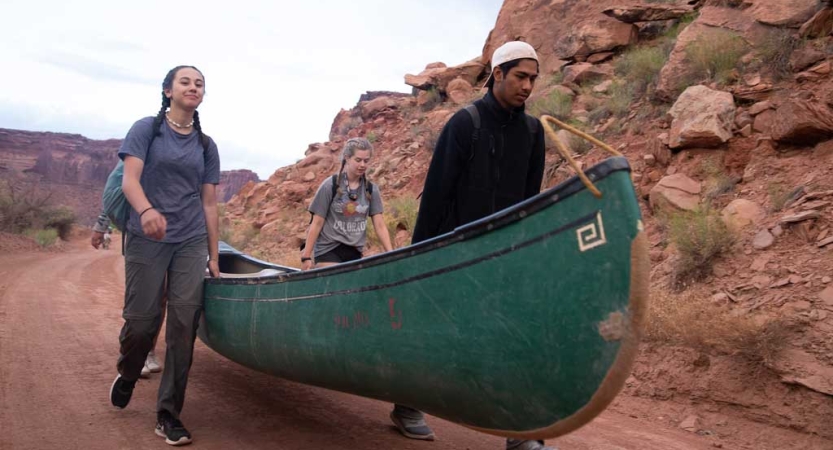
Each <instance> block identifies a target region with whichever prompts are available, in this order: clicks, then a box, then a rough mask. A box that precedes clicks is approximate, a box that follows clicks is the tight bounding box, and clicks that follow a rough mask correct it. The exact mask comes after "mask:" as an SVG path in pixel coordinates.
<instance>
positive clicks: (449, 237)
mask: <svg viewBox="0 0 833 450" xmlns="http://www.w3.org/2000/svg"><path fill="white" fill-rule="evenodd" d="M630 170H631V169H630V165H629V164H628V160H627V159H626V158H624V157H619V156H617V157H612V158H608V159H606V160H604V161H602V162H601V163H599V164H597V165H595V166H593V167H591V168H590V169H588V170H587V171H585V172H584V173H585V174H586V175H587V177H588V178H590V180H591V181H598V180H602V179H604V178H607V177H608V176H610V175H611V174H613V173H615V172H619V171H627V172H630ZM585 189H586V188H585V186H584V184H582V182H581V180H580V179H579V178H578V177H576V176H574V177H572V178H570V179H569V180H567V181H565V182H563V183H561V184H559V185H557V186H555V187H553V188H551V189H548V190H546V191H544V192H541V193H540V194H538V195H536V196H534V197H531V198H528V199H526V200H524V201H523V202H521V203H518V204H517V205H514V206H512V207H510V208H506V209H504V210H502V211H499V212H497V213H495V214H492V215H490V216H488V217H484V218H482V219H480V220H477V221H474V222H471V223H468V224H466V225H463V226H460V227H457V228H455V229H454V231H452V232H449V233H445V234H443V235H440V236H437V237H434V238H431V239H428V240H426V241H422V242H420V243H418V244H414V245H410V246H407V247H402V248H399V249H396V250H393V251H391V252H386V253H381V254H378V255H373V256H370V257H367V258H362V259H359V260H356V261H350V262H346V263H342V264H336V265H333V266H327V267H323V268H320V269H313V270H309V271H305V272H304V271H300V270H298V269H296V268H291V267H285V266H280V265H277V264H272V263H269V262H266V261H261V260H259V259H257V258H253V257H251V256H249V255H247V254H245V253H242V252H240V251H238V250H236V249H234V248H232V247H230V246H228V245H225V244H224V243H222V244H221V248H220V254H221V256H222V255H234V257H236V258H241V259H244V260H246V261H247V262H250V263H253V264H255V265H257V266H259V267H261V268H263V269H276V270H279V271H281V272H282V273H277V274H274V275H270V276H262V277H261V276H258V277H254V276H253V277H250V278H207V279H206V283H209V284H223V285H234V284H273V283H283V282H286V281H295V280H306V279H310V278H320V277H326V276H330V275H334V274H338V273H342V272H349V271H353V270H359V269H363V268H365V267H371V266H376V265H379V264H385V263H387V262H389V261H392V260H396V259H400V258H405V257H409V256H414V255H417V254H421V253H425V252H428V251H431V250H435V249H437V248H441V247H445V246H447V245H451V244H453V243H455V242H459V241H465V240H467V239H470V238H473V237H475V236H479V235H481V234H483V233H487V232H490V231H492V230H495V229H498V228H502V227H504V226H506V225H508V224H510V223H513V222H516V221H518V220H521V219H523V218H524V217H527V216H529V215H531V214H534V213H536V212H538V211H540V210H542V209H545V208H547V207H549V206H550V205H552V204H554V203H557V202H559V201H561V200H563V199H565V198H567V197H570V196H572V195H575V194H577V193H579V192H581V191H582V190H585ZM581 220H586V218H585V219H581ZM557 232H560V229H559V230H555V231H553V232H551V233H557ZM549 234H550V233H547V234H546V235H545V236H547V235H549ZM221 260H222V257H221ZM452 267H454V266H452ZM449 269H450V268H449ZM432 274H433V273H432ZM404 281H405V280H402V282H404Z"/></svg>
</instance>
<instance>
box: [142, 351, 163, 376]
mask: <svg viewBox="0 0 833 450" xmlns="http://www.w3.org/2000/svg"><path fill="white" fill-rule="evenodd" d="M145 367H147V368H148V369H150V371H151V372H153V373H159V372H161V371H162V366H161V365H160V364H159V361H158V360H157V359H156V353H155V352H154V351H153V350H151V351H150V353H148V357H147V359H146V360H145Z"/></svg>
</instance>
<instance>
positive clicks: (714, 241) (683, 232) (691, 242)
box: [668, 207, 734, 285]
mask: <svg viewBox="0 0 833 450" xmlns="http://www.w3.org/2000/svg"><path fill="white" fill-rule="evenodd" d="M668 232H669V239H670V241H671V242H672V243H673V244H674V246H675V247H676V249H677V253H678V258H677V264H676V267H675V268H674V281H675V284H677V285H682V284H684V283H685V282H687V281H689V280H700V279H702V278H704V277H705V276H707V275H709V274H710V273H711V269H712V266H713V264H714V261H715V259H716V258H717V257H719V256H720V255H721V254H723V253H724V252H726V251H728V250H729V248H730V247H731V245H732V242H733V241H734V237H733V236H732V233H731V231H730V230H729V228H727V227H726V224H725V223H724V222H723V220H722V219H721V218H720V216H719V215H718V214H717V213H716V212H714V211H713V210H711V209H710V208H709V207H701V208H698V209H696V210H694V211H691V212H678V213H674V214H671V215H670V224H669V227H668Z"/></svg>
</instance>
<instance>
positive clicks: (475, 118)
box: [465, 103, 480, 161]
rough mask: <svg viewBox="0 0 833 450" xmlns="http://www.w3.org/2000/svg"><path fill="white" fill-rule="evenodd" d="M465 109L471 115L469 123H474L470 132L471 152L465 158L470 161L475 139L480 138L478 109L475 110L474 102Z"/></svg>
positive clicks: (474, 147) (472, 155)
mask: <svg viewBox="0 0 833 450" xmlns="http://www.w3.org/2000/svg"><path fill="white" fill-rule="evenodd" d="M465 109H466V112H468V113H469V115H470V116H471V123H472V125H474V130H473V131H472V132H471V154H470V155H469V157H468V158H467V159H468V160H469V161H471V160H472V159H474V151H475V149H477V141H478V139H480V111H478V110H477V106H476V105H475V104H474V103H472V104H470V105H467V106H466V108H465Z"/></svg>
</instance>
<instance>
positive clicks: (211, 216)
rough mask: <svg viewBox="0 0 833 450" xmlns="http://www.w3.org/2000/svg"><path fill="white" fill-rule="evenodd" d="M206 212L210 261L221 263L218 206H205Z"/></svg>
mask: <svg viewBox="0 0 833 450" xmlns="http://www.w3.org/2000/svg"><path fill="white" fill-rule="evenodd" d="M203 211H205V228H206V231H207V232H208V259H209V260H211V261H219V258H220V244H219V241H220V216H219V213H218V211H217V204H216V203H215V204H214V205H208V206H203Z"/></svg>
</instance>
